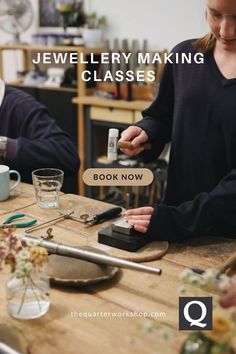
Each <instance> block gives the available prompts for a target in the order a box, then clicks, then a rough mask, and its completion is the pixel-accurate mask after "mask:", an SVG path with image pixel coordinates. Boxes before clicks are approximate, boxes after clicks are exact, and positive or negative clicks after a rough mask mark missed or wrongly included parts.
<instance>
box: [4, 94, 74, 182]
mask: <svg viewBox="0 0 236 354" xmlns="http://www.w3.org/2000/svg"><path fill="white" fill-rule="evenodd" d="M66 118H68V117H65V119H66ZM0 135H2V136H6V137H8V144H7V154H6V157H5V159H4V161H2V163H4V164H6V165H8V166H9V167H10V168H12V169H16V170H17V171H19V172H20V174H21V176H22V180H23V181H25V182H31V181H32V178H31V172H32V171H33V170H34V169H37V168H42V167H54V168H59V169H62V170H63V171H64V173H65V177H66V176H69V175H72V174H75V173H77V171H78V168H79V158H78V155H77V152H76V147H75V146H74V144H73V143H72V141H71V139H70V136H69V135H68V134H67V133H66V132H64V131H63V130H62V129H60V128H59V127H58V126H57V124H56V122H55V120H54V119H52V118H51V117H50V115H49V113H48V111H47V109H46V108H45V107H44V106H42V105H41V104H40V103H39V102H37V101H36V100H35V99H34V98H33V97H31V96H30V95H28V94H26V93H25V92H23V91H21V90H17V89H14V88H9V87H6V89H5V95H4V98H3V101H2V104H1V107H0Z"/></svg>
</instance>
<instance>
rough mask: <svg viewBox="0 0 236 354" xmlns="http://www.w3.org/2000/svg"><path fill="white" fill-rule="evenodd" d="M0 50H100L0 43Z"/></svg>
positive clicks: (93, 51) (95, 49)
mask: <svg viewBox="0 0 236 354" xmlns="http://www.w3.org/2000/svg"><path fill="white" fill-rule="evenodd" d="M0 50H27V51H37V52H39V51H40V52H81V53H82V52H83V53H85V54H90V53H95V54H99V53H101V52H102V49H101V48H87V47H84V46H50V47H49V46H39V45H31V44H0Z"/></svg>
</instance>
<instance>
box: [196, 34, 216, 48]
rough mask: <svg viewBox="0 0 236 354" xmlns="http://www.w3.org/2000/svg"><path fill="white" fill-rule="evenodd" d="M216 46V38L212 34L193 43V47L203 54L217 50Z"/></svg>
mask: <svg viewBox="0 0 236 354" xmlns="http://www.w3.org/2000/svg"><path fill="white" fill-rule="evenodd" d="M215 44H216V37H215V36H214V34H213V33H211V32H209V33H207V34H206V35H205V36H204V37H202V38H199V39H197V40H196V41H195V42H193V46H194V47H195V48H196V49H197V50H199V51H200V52H202V53H207V52H210V51H212V50H213V49H214V48H215Z"/></svg>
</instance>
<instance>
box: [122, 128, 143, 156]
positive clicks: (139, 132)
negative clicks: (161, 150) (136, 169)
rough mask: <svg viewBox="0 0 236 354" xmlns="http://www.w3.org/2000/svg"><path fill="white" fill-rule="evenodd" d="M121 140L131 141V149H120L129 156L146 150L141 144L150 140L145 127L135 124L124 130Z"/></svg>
mask: <svg viewBox="0 0 236 354" xmlns="http://www.w3.org/2000/svg"><path fill="white" fill-rule="evenodd" d="M119 141H131V149H120V150H121V151H122V152H124V153H125V154H126V155H128V156H135V155H138V154H140V152H142V151H143V150H144V148H143V147H141V146H140V144H143V143H146V142H147V141H148V135H147V133H146V132H145V131H144V130H143V129H141V128H139V127H135V126H130V127H129V128H127V129H126V130H124V131H123V133H122V134H121V139H120V140H119Z"/></svg>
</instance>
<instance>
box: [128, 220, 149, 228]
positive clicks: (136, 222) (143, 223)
mask: <svg viewBox="0 0 236 354" xmlns="http://www.w3.org/2000/svg"><path fill="white" fill-rule="evenodd" d="M128 223H129V224H130V225H132V226H134V225H140V226H144V227H148V225H149V224H150V220H136V219H130V220H128Z"/></svg>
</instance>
